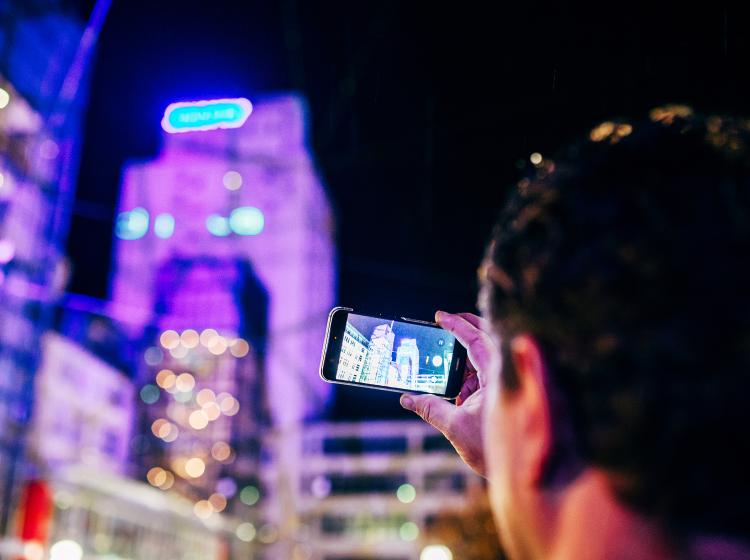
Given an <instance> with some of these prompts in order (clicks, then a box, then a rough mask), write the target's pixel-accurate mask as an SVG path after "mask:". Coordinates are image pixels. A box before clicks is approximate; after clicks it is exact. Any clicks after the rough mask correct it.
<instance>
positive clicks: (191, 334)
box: [180, 329, 200, 348]
mask: <svg viewBox="0 0 750 560" xmlns="http://www.w3.org/2000/svg"><path fill="white" fill-rule="evenodd" d="M180 342H181V343H182V345H183V346H184V347H185V348H195V347H196V346H198V343H199V342H200V335H199V334H198V331H196V330H194V329H187V330H184V331H182V334H181V335H180Z"/></svg>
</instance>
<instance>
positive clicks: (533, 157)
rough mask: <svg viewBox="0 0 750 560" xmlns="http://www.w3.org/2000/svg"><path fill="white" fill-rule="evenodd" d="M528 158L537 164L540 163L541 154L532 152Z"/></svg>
mask: <svg viewBox="0 0 750 560" xmlns="http://www.w3.org/2000/svg"><path fill="white" fill-rule="evenodd" d="M529 159H530V160H531V163H533V164H534V165H537V166H538V165H540V164H541V163H542V154H540V153H539V152H534V153H533V154H531V157H530V158H529Z"/></svg>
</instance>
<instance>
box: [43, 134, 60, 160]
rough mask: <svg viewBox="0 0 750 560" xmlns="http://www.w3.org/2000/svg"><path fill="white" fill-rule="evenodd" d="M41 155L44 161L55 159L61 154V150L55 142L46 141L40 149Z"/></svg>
mask: <svg viewBox="0 0 750 560" xmlns="http://www.w3.org/2000/svg"><path fill="white" fill-rule="evenodd" d="M39 154H40V155H41V156H42V157H43V158H44V159H55V158H56V157H57V156H58V155H59V154H60V148H59V146H58V145H57V142H55V141H54V140H49V139H47V140H45V141H44V142H42V145H41V146H40V147H39Z"/></svg>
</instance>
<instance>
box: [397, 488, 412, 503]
mask: <svg viewBox="0 0 750 560" xmlns="http://www.w3.org/2000/svg"><path fill="white" fill-rule="evenodd" d="M396 497H397V498H398V501H399V502H401V503H402V504H410V503H412V502H413V501H414V500H415V499H416V497H417V490H416V489H415V488H414V486H412V485H411V484H408V483H407V484H402V485H401V486H399V487H398V490H396Z"/></svg>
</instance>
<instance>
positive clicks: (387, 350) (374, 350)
mask: <svg viewBox="0 0 750 560" xmlns="http://www.w3.org/2000/svg"><path fill="white" fill-rule="evenodd" d="M395 339H396V335H395V334H394V332H393V321H391V323H390V324H388V323H384V324H382V325H378V326H377V327H375V328H374V329H373V331H372V335H371V336H370V351H369V352H368V354H367V359H366V363H365V368H364V372H363V375H362V376H361V377H360V381H362V382H364V383H375V384H378V385H385V384H387V382H388V370H389V369H390V366H391V361H392V359H393V343H394V341H395Z"/></svg>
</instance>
